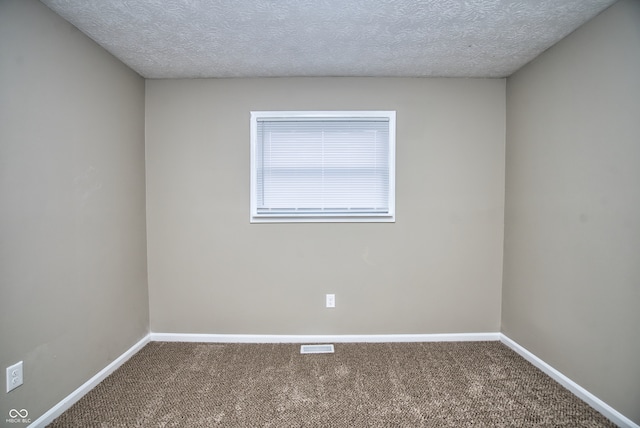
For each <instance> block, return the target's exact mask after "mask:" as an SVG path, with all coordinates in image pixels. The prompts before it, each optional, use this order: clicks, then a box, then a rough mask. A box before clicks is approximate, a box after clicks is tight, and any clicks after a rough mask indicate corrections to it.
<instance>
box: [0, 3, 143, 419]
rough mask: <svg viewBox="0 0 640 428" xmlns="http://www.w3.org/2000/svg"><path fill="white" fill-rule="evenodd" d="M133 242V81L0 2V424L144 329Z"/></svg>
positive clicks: (136, 125) (97, 53) (136, 218)
mask: <svg viewBox="0 0 640 428" xmlns="http://www.w3.org/2000/svg"><path fill="white" fill-rule="evenodd" d="M145 248H146V241H145V182H144V81H143V79H142V78H140V77H139V76H138V75H137V74H135V73H134V72H132V71H131V70H129V69H128V68H127V67H125V66H124V65H123V64H122V63H120V62H119V61H117V60H116V59H115V58H113V57H112V56H111V55H109V54H108V53H107V52H106V51H104V50H103V49H102V48H100V47H98V46H97V45H96V44H95V43H94V42H92V41H91V40H90V39H88V38H87V37H86V36H84V35H83V34H81V33H80V32H79V31H78V30H76V29H75V28H74V27H72V26H71V25H70V24H68V23H67V22H65V21H64V20H62V19H61V18H60V17H58V16H57V15H55V14H54V13H53V12H51V11H50V10H49V9H47V8H46V7H45V6H44V5H42V4H41V3H40V2H38V1H35V0H2V1H0V368H1V370H2V372H1V373H2V374H1V378H2V391H1V392H0V395H1V397H0V421H2V423H3V422H4V420H5V419H6V418H7V417H8V416H7V415H8V412H9V409H11V408H16V409H23V408H24V409H27V410H28V412H29V417H30V418H31V419H32V420H35V419H36V418H37V417H39V416H40V415H41V414H42V413H43V412H44V411H46V410H48V409H49V408H51V407H52V406H53V405H55V404H57V403H58V402H59V401H60V400H61V399H63V398H64V397H66V396H67V395H68V394H70V393H71V392H72V391H73V390H75V389H76V388H77V387H78V386H80V385H81V384H82V383H84V382H85V381H86V380H88V379H89V378H90V377H91V376H93V375H94V374H96V373H97V372H98V371H99V370H101V369H103V368H104V367H105V366H107V365H108V364H109V363H110V362H111V361H113V360H114V359H115V358H116V357H118V356H120V355H121V354H122V353H123V352H125V351H126V350H127V349H128V348H130V347H131V346H132V345H133V344H134V343H136V342H137V341H138V340H139V339H141V338H142V337H144V336H145V335H146V333H147V331H148V295H147V284H146V251H145ZM19 360H24V370H25V373H24V378H25V384H24V385H23V386H21V387H19V388H17V389H16V390H14V391H13V392H11V393H9V394H6V393H5V389H4V385H5V383H4V379H5V367H6V366H8V365H9V364H12V363H15V362H17V361H19Z"/></svg>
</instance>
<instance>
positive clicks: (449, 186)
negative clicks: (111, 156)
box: [146, 78, 505, 334]
mask: <svg viewBox="0 0 640 428" xmlns="http://www.w3.org/2000/svg"><path fill="white" fill-rule="evenodd" d="M146 90H147V92H146V126H147V209H148V217H147V218H148V224H147V227H148V241H149V246H148V248H149V250H148V263H149V295H150V314H151V330H152V331H154V332H180V333H232V334H233V333H253V334H371V333H380V334H383V333H454V332H487V331H489V332H495V331H498V330H499V326H500V293H501V291H500V290H501V281H502V278H501V275H502V242H503V239H502V236H503V213H504V203H503V195H504V138H505V81H504V80H502V79H495V80H491V79H486V80H481V79H480V80H473V79H468V80H465V79H359V78H357V79H348V78H346V79H340V78H326V79H325V78H319V79H311V78H310V79H288V78H283V79H219V80H214V79H210V80H148V81H147V84H146ZM341 109H344V110H376V109H377V110H397V129H398V131H397V189H396V193H397V200H396V206H397V216H396V217H397V221H396V223H394V224H379V223H378V224H363V223H358V224H354V223H350V224H326V223H325V224H249V112H250V111H252V110H341ZM325 293H335V294H336V301H337V307H336V308H335V309H325V308H324V294H325Z"/></svg>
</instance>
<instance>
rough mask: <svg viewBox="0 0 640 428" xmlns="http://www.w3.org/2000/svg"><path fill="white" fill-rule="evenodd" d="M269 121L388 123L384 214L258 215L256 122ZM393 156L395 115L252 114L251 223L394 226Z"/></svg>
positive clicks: (372, 112) (314, 112)
mask: <svg viewBox="0 0 640 428" xmlns="http://www.w3.org/2000/svg"><path fill="white" fill-rule="evenodd" d="M269 119H273V120H300V121H305V120H323V119H324V120H349V119H353V120H354V121H357V120H358V119H362V120H367V119H378V120H382V121H388V127H389V128H388V129H389V142H388V146H389V153H388V161H389V171H388V173H389V183H388V186H389V188H388V198H389V200H388V204H387V206H388V210H387V211H386V212H372V213H368V212H367V213H362V212H360V213H347V212H340V213H321V214H320V213H305V212H299V213H298V212H296V213H290V212H289V213H277V212H275V213H262V212H258V194H257V191H258V189H257V187H258V171H257V157H258V154H257V149H258V144H259V142H258V141H257V138H258V122H259V121H265V120H266V121H268V120H269ZM395 153H396V112H395V111H252V112H251V185H250V194H251V197H250V222H251V223H298V222H315V223H332V222H379V223H393V222H395V163H396V162H395Z"/></svg>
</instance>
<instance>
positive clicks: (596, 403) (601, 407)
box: [500, 333, 640, 428]
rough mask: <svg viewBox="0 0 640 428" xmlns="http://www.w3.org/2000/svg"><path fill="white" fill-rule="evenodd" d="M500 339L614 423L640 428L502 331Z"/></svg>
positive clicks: (630, 427)
mask: <svg viewBox="0 0 640 428" xmlns="http://www.w3.org/2000/svg"><path fill="white" fill-rule="evenodd" d="M500 341H501V342H502V343H504V344H505V345H507V346H508V347H509V348H511V349H513V350H514V351H516V352H517V353H518V354H520V355H521V356H522V357H523V358H524V359H525V360H527V361H529V362H530V363H531V364H533V365H534V366H536V367H537V368H539V369H540V370H542V371H543V372H544V373H546V374H547V375H548V376H549V377H550V378H552V379H553V380H555V381H556V382H558V383H559V384H560V385H562V386H564V387H565V388H567V389H568V390H569V391H571V392H572V393H573V394H574V395H576V396H577V397H578V398H580V399H581V400H582V401H584V402H586V403H587V404H589V405H590V406H591V407H593V408H594V409H596V410H597V411H598V412H600V413H602V414H603V415H604V416H605V417H606V418H607V419H609V420H610V421H611V422H613V423H614V424H616V425H618V426H619V427H625V428H640V426H638V425H637V424H636V423H635V422H633V421H632V420H631V419H629V418H627V417H626V416H624V415H623V414H622V413H620V412H618V411H617V410H616V409H614V408H613V407H611V406H609V405H608V404H607V403H605V402H604V401H602V400H601V399H599V398H598V397H596V396H595V395H593V394H592V393H590V392H589V391H587V390H586V389H584V388H583V387H581V386H580V385H578V384H577V383H575V382H574V381H572V380H571V379H569V378H568V377H566V376H565V375H563V374H562V373H560V372H559V371H558V370H556V369H554V368H553V367H551V366H550V365H549V364H547V363H545V362H544V361H542V360H541V359H540V358H538V357H537V356H535V355H534V354H532V353H531V352H529V351H528V350H527V349H525V348H524V347H522V346H521V345H519V344H518V343H516V342H515V341H513V340H511V339H509V338H508V337H507V336H505V335H504V334H502V333H500Z"/></svg>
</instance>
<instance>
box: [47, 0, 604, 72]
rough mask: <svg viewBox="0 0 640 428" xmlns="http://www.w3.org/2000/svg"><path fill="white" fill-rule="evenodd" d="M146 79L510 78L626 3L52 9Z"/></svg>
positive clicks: (196, 0) (123, 0)
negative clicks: (593, 20) (594, 19)
mask: <svg viewBox="0 0 640 428" xmlns="http://www.w3.org/2000/svg"><path fill="white" fill-rule="evenodd" d="M41 1H42V2H43V3H44V4H46V5H47V6H49V7H50V8H51V9H52V10H54V11H55V12H56V13H58V14H59V15H60V16H62V17H63V18H65V19H66V20H67V21H69V22H71V23H72V24H73V25H75V26H76V27H78V28H79V29H80V30H81V31H82V32H84V33H85V34H87V35H88V36H89V37H91V38H92V39H93V40H95V41H96V42H97V43H99V44H100V45H101V46H103V47H104V48H105V49H107V50H108V51H109V52H111V53H112V54H113V55H115V56H116V57H118V58H119V59H120V60H122V61H123V62H124V63H125V64H127V65H129V66H130V67H131V68H133V69H134V70H136V71H137V72H138V73H139V74H141V75H142V76H144V77H146V78H197V77H264V76H447V77H505V76H508V75H510V74H511V73H513V72H514V71H516V70H517V69H519V68H520V67H522V66H523V65H524V64H526V63H527V62H529V61H530V60H532V59H533V58H535V57H536V56H537V55H539V54H540V53H541V52H542V51H544V50H545V49H547V48H549V47H550V46H552V45H553V44H554V43H556V42H557V41H558V40H560V39H561V38H563V37H564V36H566V35H567V34H569V33H570V32H572V31H573V30H575V29H576V28H577V27H579V26H580V25H582V24H583V23H585V22H586V21H588V20H589V19H591V18H592V17H594V16H595V15H597V14H598V13H599V12H600V11H602V10H603V9H604V8H606V7H607V6H609V5H611V4H612V3H614V2H615V0H234V1H231V0H41Z"/></svg>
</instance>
